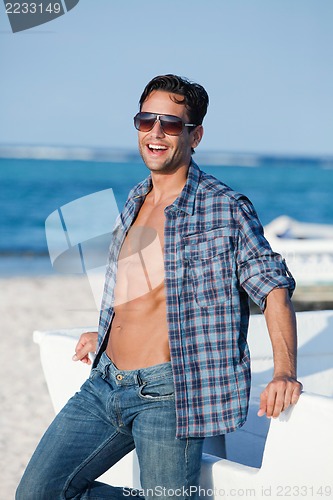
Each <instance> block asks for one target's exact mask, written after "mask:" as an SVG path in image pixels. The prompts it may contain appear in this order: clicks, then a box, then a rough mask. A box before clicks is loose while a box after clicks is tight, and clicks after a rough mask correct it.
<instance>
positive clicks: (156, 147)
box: [148, 144, 167, 149]
mask: <svg viewBox="0 0 333 500" xmlns="http://www.w3.org/2000/svg"><path fill="white" fill-rule="evenodd" d="M148 147H149V149H167V148H166V146H160V145H159V144H148Z"/></svg>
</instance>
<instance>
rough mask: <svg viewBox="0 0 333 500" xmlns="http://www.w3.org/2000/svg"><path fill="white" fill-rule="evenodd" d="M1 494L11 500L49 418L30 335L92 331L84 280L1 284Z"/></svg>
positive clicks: (93, 317)
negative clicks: (61, 330) (77, 329)
mask: <svg viewBox="0 0 333 500" xmlns="http://www.w3.org/2000/svg"><path fill="white" fill-rule="evenodd" d="M0 297H1V298H0V308H1V309H0V313H1V325H2V339H1V347H2V349H1V352H2V354H1V363H0V374H1V386H0V396H1V413H0V415H1V417H0V426H1V427H0V428H1V433H0V471H1V494H0V497H1V498H2V499H4V500H12V499H13V498H14V496H15V489H16V486H17V484H18V482H19V480H20V478H21V476H22V474H23V471H24V468H25V466H26V464H27V462H28V460H29V458H30V456H31V454H32V453H33V451H34V449H35V447H36V445H37V443H38V441H39V439H40V438H41V436H42V434H43V432H44V431H45V429H46V428H47V426H48V424H49V423H50V422H51V420H52V419H53V417H54V411H53V408H52V406H51V401H50V397H49V394H48V391H47V387H46V383H45V380H44V375H43V372H42V368H41V363H40V358H39V348H38V346H37V345H36V344H34V343H33V339H32V333H33V331H34V330H37V329H38V330H47V329H56V328H73V327H81V326H82V327H85V326H90V325H95V324H96V325H97V323H98V315H99V311H98V310H97V308H96V306H95V302H94V298H93V295H92V292H91V289H90V287H89V283H88V281H87V279H86V278H85V277H79V276H77V277H75V276H43V277H21V278H20V277H13V278H2V279H0Z"/></svg>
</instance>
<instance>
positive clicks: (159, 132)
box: [151, 118, 165, 137]
mask: <svg viewBox="0 0 333 500" xmlns="http://www.w3.org/2000/svg"><path fill="white" fill-rule="evenodd" d="M151 132H152V133H153V134H154V136H155V137H164V136H165V133H164V131H163V129H162V125H161V122H160V120H159V118H157V120H156V121H155V123H154V126H153V128H152V129H151Z"/></svg>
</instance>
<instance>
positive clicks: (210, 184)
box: [198, 170, 250, 204]
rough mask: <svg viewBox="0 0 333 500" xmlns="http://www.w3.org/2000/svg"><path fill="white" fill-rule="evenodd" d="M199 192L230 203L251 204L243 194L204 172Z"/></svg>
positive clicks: (202, 171) (202, 172)
mask: <svg viewBox="0 0 333 500" xmlns="http://www.w3.org/2000/svg"><path fill="white" fill-rule="evenodd" d="M198 189H199V191H201V192H202V193H206V194H207V196H213V197H214V198H215V197H219V196H220V197H222V198H224V199H225V200H227V201H229V202H230V203H237V204H238V203H241V204H243V203H244V202H245V203H247V202H250V200H249V199H248V197H247V196H245V195H244V194H243V193H239V192H238V191H235V190H234V189H233V188H231V187H230V186H228V185H227V184H225V183H224V182H222V181H221V180H220V179H217V177H215V176H214V175H211V174H208V173H207V172H205V171H204V170H201V176H200V183H199V187H198Z"/></svg>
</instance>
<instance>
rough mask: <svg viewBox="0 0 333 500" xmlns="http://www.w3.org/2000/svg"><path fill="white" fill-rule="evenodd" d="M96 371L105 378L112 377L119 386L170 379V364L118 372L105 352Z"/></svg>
mask: <svg viewBox="0 0 333 500" xmlns="http://www.w3.org/2000/svg"><path fill="white" fill-rule="evenodd" d="M97 368H98V370H100V371H101V372H102V373H103V374H104V375H105V376H109V377H112V378H113V379H114V380H115V382H116V383H118V384H119V385H131V384H139V385H140V383H142V382H149V381H152V380H156V379H159V378H166V377H172V368H171V362H170V361H169V362H167V363H161V364H158V365H153V366H148V367H147V368H139V369H137V370H119V369H118V368H117V367H116V366H115V365H114V363H113V362H112V360H111V359H110V358H109V356H108V355H107V354H106V352H103V354H102V355H101V358H100V360H99V363H98V366H97Z"/></svg>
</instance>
